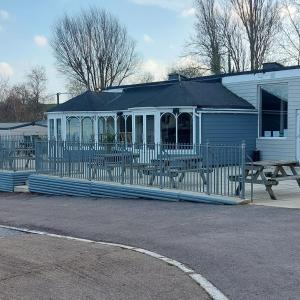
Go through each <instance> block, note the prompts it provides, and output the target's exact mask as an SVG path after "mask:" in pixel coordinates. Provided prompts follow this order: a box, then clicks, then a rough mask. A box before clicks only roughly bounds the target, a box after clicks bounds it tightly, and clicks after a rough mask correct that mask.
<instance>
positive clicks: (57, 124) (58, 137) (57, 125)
mask: <svg viewBox="0 0 300 300" xmlns="http://www.w3.org/2000/svg"><path fill="white" fill-rule="evenodd" d="M56 138H57V139H58V140H61V119H56Z"/></svg>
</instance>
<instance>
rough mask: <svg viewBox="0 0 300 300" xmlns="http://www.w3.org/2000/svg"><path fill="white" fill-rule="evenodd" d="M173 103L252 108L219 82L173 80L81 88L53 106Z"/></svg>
mask: <svg viewBox="0 0 300 300" xmlns="http://www.w3.org/2000/svg"><path fill="white" fill-rule="evenodd" d="M166 106H167V107H169V106H171V107H177V106H179V107H180V106H197V107H198V108H220V109H254V107H253V106H252V105H251V104H250V103H249V102H247V101H246V100H244V99H242V98H240V97H238V96H237V95H235V94H234V93H232V92H231V91H229V90H228V89H227V88H226V87H224V86H223V85H222V83H221V82H218V81H213V82H206V81H203V82H201V81H180V82H179V81H177V82H164V83H161V84H155V85H144V86H133V87H126V88H124V89H123V92H118V90H115V92H114V90H112V91H104V92H100V93H97V92H91V91H89V92H85V93H83V94H82V95H79V96H77V97H75V98H73V99H71V100H69V101H67V102H65V103H63V104H61V105H59V106H56V107H55V108H53V109H51V110H50V112H56V111H121V110H126V109H128V108H133V107H166Z"/></svg>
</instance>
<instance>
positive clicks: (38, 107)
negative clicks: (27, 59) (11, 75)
mask: <svg viewBox="0 0 300 300" xmlns="http://www.w3.org/2000/svg"><path fill="white" fill-rule="evenodd" d="M26 77H27V82H26V88H27V90H28V93H29V95H28V98H27V110H28V117H29V118H30V119H31V120H33V121H34V120H40V119H42V118H43V114H44V111H43V105H42V104H43V103H44V100H45V93H46V83H47V77H46V70H45V68H44V67H41V66H37V67H34V68H32V69H31V70H30V72H29V73H28V74H27V76H26Z"/></svg>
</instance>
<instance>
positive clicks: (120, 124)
mask: <svg viewBox="0 0 300 300" xmlns="http://www.w3.org/2000/svg"><path fill="white" fill-rule="evenodd" d="M117 133H118V141H119V142H125V137H126V136H125V135H126V132H125V117H124V116H118V119H117Z"/></svg>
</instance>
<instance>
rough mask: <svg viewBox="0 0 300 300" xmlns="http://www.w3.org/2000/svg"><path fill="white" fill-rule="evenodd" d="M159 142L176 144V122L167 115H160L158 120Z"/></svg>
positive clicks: (172, 116) (170, 115) (173, 117)
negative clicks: (159, 128)
mask: <svg viewBox="0 0 300 300" xmlns="http://www.w3.org/2000/svg"><path fill="white" fill-rule="evenodd" d="M160 127H161V141H162V143H163V144H175V143H176V121H175V116H174V115H172V114H170V113H167V114H164V115H162V117H161V120H160Z"/></svg>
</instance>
